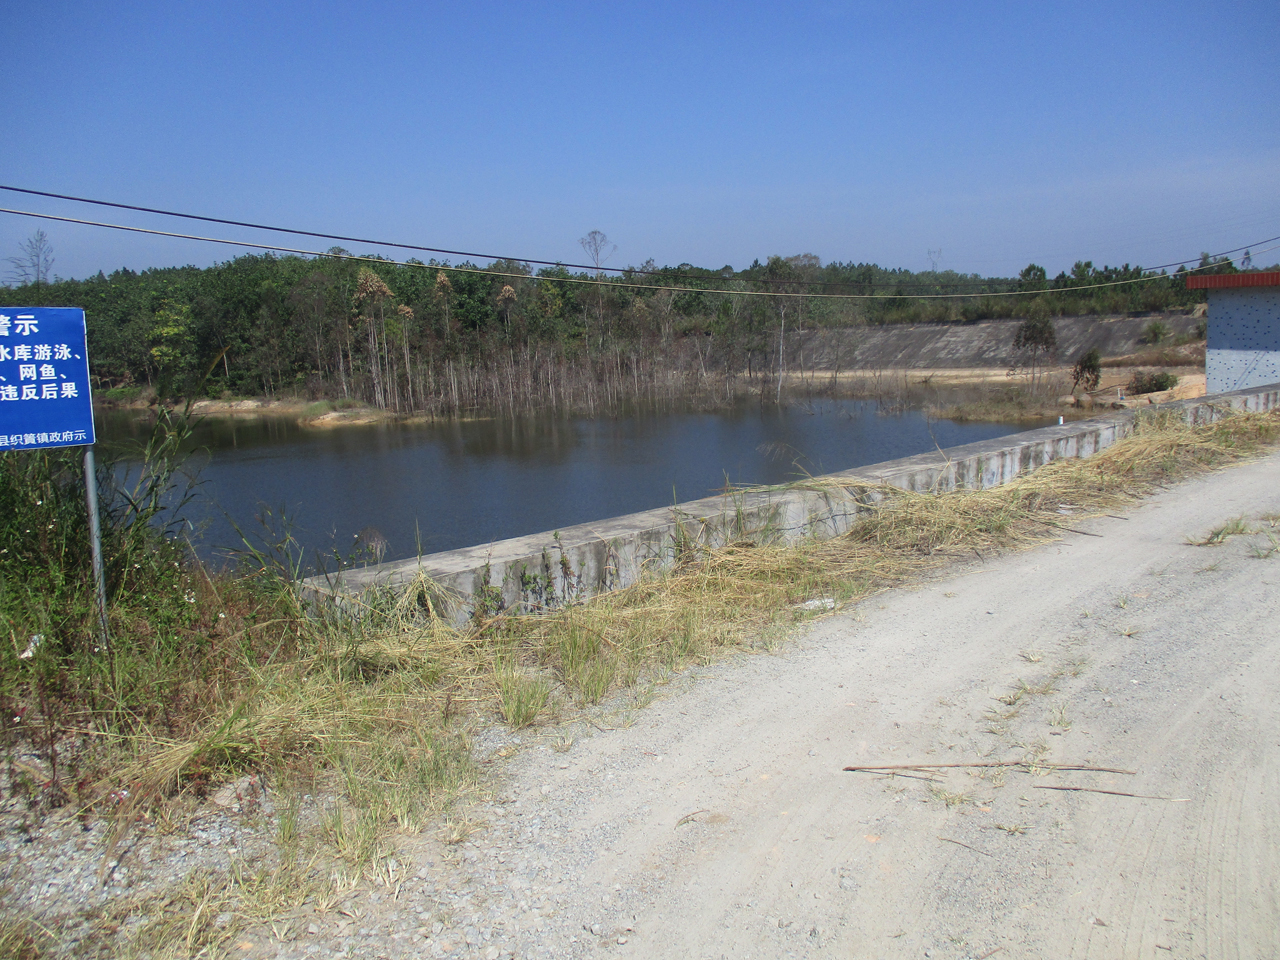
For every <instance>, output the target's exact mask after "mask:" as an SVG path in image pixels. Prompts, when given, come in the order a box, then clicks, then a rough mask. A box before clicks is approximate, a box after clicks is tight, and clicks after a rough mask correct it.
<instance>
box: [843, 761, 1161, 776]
mask: <svg viewBox="0 0 1280 960" xmlns="http://www.w3.org/2000/svg"><path fill="white" fill-rule="evenodd" d="M970 767H979V768H981V767H1026V768H1027V769H1028V770H1031V769H1032V768H1034V769H1036V770H1046V771H1053V770H1071V771H1084V772H1086V773H1122V774H1124V775H1125V776H1129V777H1132V776H1137V773H1138V771H1136V770H1117V769H1114V768H1112V767H1094V766H1091V765H1089V764H1084V763H1033V762H1031V761H1029V760H990V761H986V762H982V763H889V764H879V765H872V766H865V767H845V768H844V769H845V772H847V773H886V772H888V771H892V770H919V771H924V770H961V769H965V768H970Z"/></svg>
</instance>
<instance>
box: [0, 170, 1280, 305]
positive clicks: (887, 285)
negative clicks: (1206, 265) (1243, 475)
mask: <svg viewBox="0 0 1280 960" xmlns="http://www.w3.org/2000/svg"><path fill="white" fill-rule="evenodd" d="M0 190H7V191H10V192H12V193H23V194H28V195H30V196H36V197H49V198H52V199H55V200H68V201H71V202H74V203H88V204H93V205H95V206H101V207H114V208H116V209H120V210H134V211H137V212H140V213H154V214H157V215H159V216H165V217H178V218H181V219H185V220H198V221H201V222H204V223H218V224H224V225H226V226H235V227H247V228H249V229H253V230H266V231H268V232H271V233H287V234H291V235H294V236H300V237H315V238H317V239H321V240H337V241H340V242H342V243H367V244H372V245H374V246H380V247H392V248H395V249H399V250H414V251H417V252H422V253H441V254H447V255H449V256H457V257H468V258H471V257H474V258H477V259H481V260H506V261H510V262H517V263H531V264H537V265H539V266H546V267H564V268H572V269H575V270H595V271H597V273H602V272H604V273H618V274H627V275H630V276H650V277H664V278H666V277H671V278H675V279H682V280H698V281H702V282H707V281H712V282H714V281H715V280H729V279H737V278H729V277H724V276H717V275H714V274H713V275H711V276H700V275H698V274H690V273H681V272H679V271H671V270H637V269H635V268H632V267H598V266H592V265H590V264H581V263H563V262H561V261H553V260H533V259H527V258H524V257H499V256H495V255H494V254H487V253H470V252H467V251H464V250H448V249H445V248H442V247H426V246H420V245H418V244H411V243H398V242H395V241H391V240H371V239H367V238H362V237H347V236H342V235H341V234H332V233H319V232H317V231H313V230H298V229H294V228H292V227H276V226H271V225H269V224H263V223H252V222H250V221H245V220H229V219H224V218H221V217H207V216H203V215H201V214H195V213H181V212H179V211H175V210H163V209H160V208H158V207H143V206H138V205H136V204H131V203H119V202H116V201H112V200H97V199H93V198H91V197H77V196H73V195H71V194H64V193H51V192H49V191H46V190H31V189H28V188H25V187H13V186H6V185H4V184H0ZM29 215H31V216H34V214H29ZM84 222H85V223H92V221H84ZM95 225H99V226H115V225H108V224H95ZM119 229H124V228H119ZM174 236H180V235H178V234H174ZM195 239H205V240H209V238H195ZM1274 240H1280V237H1273V238H1271V239H1270V240H1262V241H1259V243H1255V244H1252V245H1251V246H1259V245H1261V244H1264V243H1271V242H1272V241H1274ZM209 242H226V241H209ZM241 245H242V246H258V247H259V248H262V247H261V245H255V244H247V243H246V244H241ZM265 249H272V250H275V249H279V250H285V249H286V248H283V247H266V248H265ZM1245 249H1248V247H1237V248H1235V249H1234V250H1227V251H1224V252H1223V253H1221V254H1216V255H1215V256H1225V255H1226V254H1228V253H1238V252H1240V251H1241V250H1245ZM326 255H328V254H326ZM1191 263H1199V259H1198V258H1197V259H1193V260H1179V261H1177V262H1175V263H1166V264H1161V265H1160V266H1156V267H1149V268H1141V267H1139V268H1138V269H1142V270H1144V272H1148V271H1149V272H1152V273H1154V272H1155V271H1157V270H1169V269H1174V268H1177V267H1182V266H1186V265H1187V264H1191ZM451 269H455V270H459V271H462V272H465V269H464V268H458V267H455V268H451ZM485 272H491V271H485ZM1144 279H1145V278H1144ZM745 282H749V283H759V284H766V285H779V284H790V283H804V284H805V285H806V286H809V287H815V286H817V287H824V288H826V287H850V286H860V287H864V288H865V287H872V288H880V289H891V290H910V289H917V288H925V289H938V288H939V287H943V288H952V289H956V288H960V287H965V286H968V287H973V286H982V287H986V286H990V285H992V284H1010V283H1018V282H1019V281H1018V280H1013V279H1003V278H1002V279H990V280H961V281H952V282H943V281H940V282H936V283H919V282H917V283H891V282H883V281H882V282H879V283H876V282H872V283H858V282H857V281H846V280H778V279H772V278H752V279H749V280H746V281H745ZM666 289H674V288H672V287H667V288H666ZM1073 289H1077V290H1078V289H1084V288H1081V287H1075V288H1073ZM1007 292H1008V293H1015V294H1021V293H1025V292H1026V291H1022V290H1016V291H1007ZM784 295H790V294H784ZM979 295H981V296H1000V295H1003V292H1002V293H994V292H991V293H987V292H983V293H982V294H979ZM848 296H856V295H848ZM925 296H926V295H920V296H919V297H917V299H923V298H924V297H925ZM929 296H933V297H939V296H966V294H961V293H955V294H933V295H929Z"/></svg>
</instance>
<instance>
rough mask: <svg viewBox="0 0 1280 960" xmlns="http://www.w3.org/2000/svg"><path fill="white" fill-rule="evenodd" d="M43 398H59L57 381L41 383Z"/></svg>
mask: <svg viewBox="0 0 1280 960" xmlns="http://www.w3.org/2000/svg"><path fill="white" fill-rule="evenodd" d="M40 399H41V400H57V399H58V385H57V384H56V383H42V384H41V385H40Z"/></svg>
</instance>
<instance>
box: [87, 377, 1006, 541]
mask: <svg viewBox="0 0 1280 960" xmlns="http://www.w3.org/2000/svg"><path fill="white" fill-rule="evenodd" d="M1023 428H1025V425H1021V426H1019V425H1013V424H1007V425H1006V424H990V423H980V424H978V423H965V424H957V423H952V422H949V421H934V422H929V421H928V420H927V419H926V418H925V417H924V415H923V414H921V413H919V412H918V411H909V412H907V413H902V414H899V415H895V416H879V415H877V413H876V410H875V405H874V404H873V403H868V402H861V401H828V402H823V403H819V404H805V405H795V406H790V407H784V408H781V409H779V408H776V407H764V408H761V407H760V406H758V405H745V406H741V407H736V408H734V409H731V410H728V411H725V412H720V413H692V412H691V413H660V414H657V413H644V412H637V413H635V414H633V415H631V416H627V417H621V418H617V419H596V420H585V419H583V420H569V419H561V418H557V417H551V416H538V417H522V418H519V419H514V420H478V421H461V422H459V421H452V422H447V423H431V424H403V423H380V424H374V425H361V426H348V427H331V428H327V429H317V428H312V427H303V426H300V425H299V424H297V423H296V422H295V421H293V420H288V419H281V418H263V419H252V420H236V419H213V418H207V419H205V420H202V421H201V422H200V423H199V424H198V425H197V427H196V430H195V435H194V438H193V441H194V443H193V451H194V452H193V454H192V461H191V462H192V465H193V467H196V468H198V470H199V476H200V479H201V481H202V483H201V486H200V496H199V498H198V500H197V502H196V504H195V505H194V507H192V508H189V509H188V510H187V515H188V517H189V519H191V520H192V521H193V523H194V524H195V525H196V527H197V528H198V529H199V531H200V535H199V537H198V538H197V540H196V546H197V549H198V550H199V552H200V553H201V554H202V555H204V556H206V557H216V556H218V555H219V554H220V553H222V554H225V552H226V550H227V549H228V548H236V547H238V546H240V545H241V541H240V537H239V535H238V534H237V533H236V530H235V525H239V526H240V528H241V529H243V530H245V531H246V532H247V533H251V534H254V535H255V536H256V535H259V534H261V532H262V531H261V529H260V525H259V523H258V520H257V519H256V518H258V517H264V516H265V515H266V512H269V513H270V514H272V515H274V516H276V517H279V516H281V515H284V516H286V517H287V518H288V519H289V521H290V522H291V524H292V533H293V535H294V537H295V538H296V539H297V540H298V542H299V544H300V545H301V546H302V547H303V548H304V550H305V551H306V556H307V557H308V558H311V557H314V556H316V554H317V552H318V553H319V554H321V555H329V556H331V555H332V554H333V553H334V551H335V550H336V551H338V552H339V553H341V554H343V555H346V554H349V553H350V552H351V550H352V547H353V544H355V542H356V538H357V536H358V535H362V536H363V542H369V540H370V538H371V537H372V536H373V535H374V534H380V535H381V537H382V538H383V539H384V540H385V544H384V545H383V546H382V549H384V550H385V553H384V559H386V560H394V559H401V558H404V557H411V556H414V555H415V554H417V553H435V552H437V551H440V550H449V549H453V548H455V547H463V546H469V545H472V544H477V543H487V542H491V541H494V540H501V539H505V538H507V537H515V536H520V535H522V534H528V533H537V532H540V531H545V530H554V529H558V528H561V527H566V526H569V525H571V524H575V523H583V522H588V521H591V520H598V519H603V518H606V517H611V516H616V515H618V514H624V513H633V512H635V511H638V510H646V509H650V508H652V507H659V506H663V505H665V504H670V503H673V502H677V501H683V500H693V499H696V498H698V497H703V496H706V495H708V494H709V493H711V492H713V491H714V490H716V489H719V488H723V487H724V485H725V483H726V482H728V483H731V484H734V485H746V484H771V483H784V482H786V481H789V480H795V479H797V478H799V477H802V476H805V475H818V474H823V473H831V472H833V471H836V470H844V469H848V468H850V467H855V466H862V465H864V464H869V463H877V462H879V461H882V460H892V459H895V458H897V457H905V456H910V455H911V454H915V453H922V452H924V451H926V450H932V449H933V448H934V447H935V445H936V446H939V447H949V446H955V445H957V444H961V443H970V442H972V441H975V440H984V439H988V438H991V437H997V436H1003V435H1005V434H1008V433H1012V432H1014V431H1016V430H1018V429H1023ZM147 431H148V426H147V425H146V424H145V423H140V422H139V421H137V420H135V419H133V418H132V416H131V415H130V414H129V412H128V411H109V412H107V413H106V414H105V415H104V416H103V417H102V418H101V420H100V425H99V433H98V436H99V439H100V440H101V441H105V442H106V443H107V444H108V445H112V444H114V443H118V442H119V441H121V440H126V439H130V438H132V439H143V438H145V436H146V434H147ZM233 522H234V524H233Z"/></svg>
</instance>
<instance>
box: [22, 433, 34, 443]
mask: <svg viewBox="0 0 1280 960" xmlns="http://www.w3.org/2000/svg"><path fill="white" fill-rule="evenodd" d="M22 442H23V443H24V444H28V445H30V444H33V443H35V442H36V435H35V434H34V433H24V434H23V435H22Z"/></svg>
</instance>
